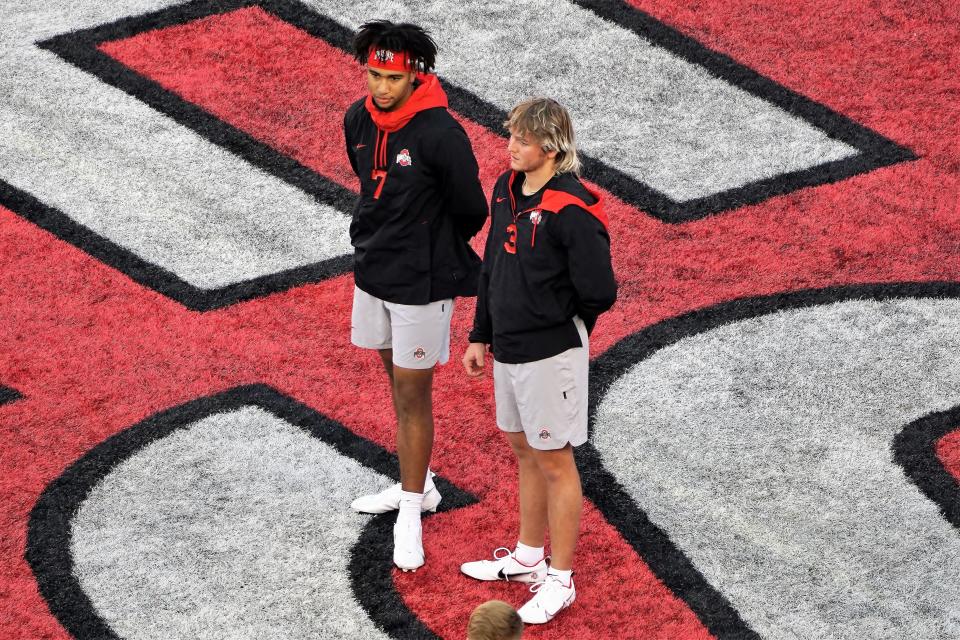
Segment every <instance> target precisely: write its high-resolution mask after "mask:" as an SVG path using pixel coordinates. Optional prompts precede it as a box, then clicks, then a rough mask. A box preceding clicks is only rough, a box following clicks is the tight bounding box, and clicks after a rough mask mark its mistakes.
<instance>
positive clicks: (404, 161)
mask: <svg viewBox="0 0 960 640" xmlns="http://www.w3.org/2000/svg"><path fill="white" fill-rule="evenodd" d="M397 164H398V165H400V166H401V167H409V166H410V165H411V164H413V159H412V158H411V157H410V151H409V150H408V149H401V150H400V153H398V154H397Z"/></svg>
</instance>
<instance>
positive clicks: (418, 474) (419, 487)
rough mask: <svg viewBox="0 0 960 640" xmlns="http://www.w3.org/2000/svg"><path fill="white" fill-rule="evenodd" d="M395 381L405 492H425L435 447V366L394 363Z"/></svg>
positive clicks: (394, 400) (394, 401)
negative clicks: (419, 366) (426, 479)
mask: <svg viewBox="0 0 960 640" xmlns="http://www.w3.org/2000/svg"><path fill="white" fill-rule="evenodd" d="M381 357H383V354H382V352H381ZM392 381H393V404H394V408H395V409H396V412H397V456H398V457H399V458H400V482H401V484H402V485H403V490H404V491H410V492H414V493H423V485H424V480H425V478H426V476H427V467H428V466H429V465H430V453H431V451H432V450H433V396H432V392H433V369H432V368H431V369H406V368H404V367H398V366H396V365H394V366H393V375H392Z"/></svg>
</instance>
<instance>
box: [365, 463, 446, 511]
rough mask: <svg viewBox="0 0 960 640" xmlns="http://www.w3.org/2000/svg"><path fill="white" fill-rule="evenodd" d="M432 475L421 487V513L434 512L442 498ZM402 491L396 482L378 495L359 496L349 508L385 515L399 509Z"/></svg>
mask: <svg viewBox="0 0 960 640" xmlns="http://www.w3.org/2000/svg"><path fill="white" fill-rule="evenodd" d="M434 475H436V474H434V473H433V471H431V472H430V475H429V476H428V478H427V481H426V483H425V484H424V485H423V506H422V507H420V509H421V511H436V510H437V505H438V504H440V500H441V499H442V498H443V496H441V495H440V492H439V491H437V487H436V485H434V484H433V476H434ZM402 490H403V489H402V487H401V486H400V483H399V482H398V483H397V484H395V485H393V486H391V487H387V488H386V489H384V490H383V491H381V492H380V493H373V494H370V495H366V496H360V497H359V498H357V499H356V500H354V501H353V502H351V503H350V507H351V508H352V509H353V510H354V511H359V512H360V513H386V512H387V511H396V510H397V509H399V508H400V492H401V491H402Z"/></svg>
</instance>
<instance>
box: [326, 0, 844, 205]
mask: <svg viewBox="0 0 960 640" xmlns="http://www.w3.org/2000/svg"><path fill="white" fill-rule="evenodd" d="M308 4H309V5H310V6H313V7H315V8H317V9H318V10H319V11H320V12H322V13H324V14H325V15H328V16H330V17H331V18H333V19H335V20H337V21H338V22H341V23H343V24H345V25H347V26H348V27H350V28H352V29H353V28H357V27H359V25H360V24H361V23H362V22H363V21H364V20H365V19H366V18H367V17H368V16H371V15H382V16H383V17H385V18H389V19H393V20H409V19H411V18H412V17H413V16H417V18H418V19H421V20H422V21H423V22H424V23H425V25H426V26H428V27H429V28H430V29H431V30H432V31H433V32H434V33H435V34H436V35H437V39H438V43H439V44H440V47H441V49H442V50H443V52H444V55H443V56H442V57H441V58H440V59H439V62H438V67H437V69H438V73H439V74H440V75H441V76H443V77H444V78H446V79H448V80H450V81H452V82H455V83H457V84H458V85H460V86H462V87H464V88H466V89H467V90H469V91H471V92H473V93H474V94H476V95H478V96H481V97H483V98H484V99H486V100H487V101H489V102H491V103H492V104H494V105H496V106H497V107H499V108H501V109H504V110H509V109H510V108H511V107H512V106H513V105H514V104H516V102H517V99H518V96H530V95H550V96H552V97H554V98H556V99H557V100H559V101H560V102H561V103H563V104H566V105H569V106H570V108H571V112H572V115H573V117H574V120H575V121H576V122H577V136H578V139H579V140H581V145H582V148H583V149H584V151H586V152H587V153H589V154H591V155H592V156H595V157H596V158H598V159H600V160H602V161H604V162H606V163H608V164H610V165H612V166H615V167H618V168H619V169H620V170H622V171H624V172H625V173H626V174H628V175H630V176H631V177H633V178H635V179H637V180H640V181H642V182H644V183H646V184H648V185H649V186H651V187H652V188H653V189H655V190H657V191H659V192H661V193H664V194H666V195H667V196H669V197H670V198H672V199H674V200H677V201H680V202H683V201H686V200H694V199H697V198H702V197H706V196H709V195H711V194H714V193H717V192H720V191H724V190H727V189H732V188H735V187H739V186H742V185H744V184H747V183H750V182H755V181H758V180H762V179H765V178H769V177H772V176H775V175H778V174H781V173H788V172H791V171H797V170H800V169H806V168H809V167H811V166H813V165H818V164H822V163H826V162H830V161H833V160H838V159H841V158H844V157H846V156H849V155H852V154H853V153H855V150H854V149H853V148H852V147H850V146H848V145H846V144H843V143H842V142H839V141H836V140H831V139H830V138H828V137H827V136H826V135H825V134H824V133H823V132H822V131H819V130H818V129H816V128H814V127H813V126H811V125H810V124H809V123H807V122H805V121H803V120H801V119H799V118H797V117H795V116H793V115H791V114H789V113H787V112H785V111H783V110H781V109H779V108H777V107H775V106H773V105H771V104H770V103H768V102H765V101H763V100H761V99H759V98H757V97H756V96H752V95H750V94H748V93H746V92H745V91H742V90H739V89H737V88H736V87H733V86H731V85H730V84H727V83H726V82H724V81H723V80H720V79H718V78H715V77H713V76H712V75H711V74H710V73H708V72H707V71H706V70H705V69H703V68H702V67H698V66H697V65H694V64H691V63H689V62H687V61H685V60H682V59H680V58H678V57H677V56H675V55H673V54H671V53H670V52H668V51H666V50H665V49H663V48H660V47H657V46H655V45H653V44H651V43H650V42H649V41H647V40H645V39H643V38H640V37H638V36H637V35H636V34H634V33H632V32H630V31H627V30H625V29H623V28H620V27H614V26H613V25H611V24H610V23H606V22H604V21H603V20H602V19H601V18H600V17H599V16H597V15H596V14H594V13H592V12H590V11H588V10H586V9H583V8H581V7H578V6H576V5H575V4H573V3H569V2H549V1H538V0H525V1H524V2H513V3H510V4H504V5H501V6H499V7H490V6H487V7H484V10H482V11H481V10H479V8H478V6H477V5H474V4H470V3H463V2H456V1H453V0H450V1H441V2H435V3H433V4H432V7H431V11H430V13H429V14H428V15H421V14H420V13H419V12H418V7H417V6H416V5H415V4H414V3H406V4H404V3H390V4H383V3H377V2H352V3H339V2H322V1H320V0H312V1H311V2H309V3H308ZM491 23H494V24H496V25H497V31H496V32H491V31H490V29H489V25H490V24H491ZM535 24H543V25H549V28H545V29H531V25H535ZM465 43H471V44H469V45H466V44H465ZM521 43H522V45H521ZM519 51H522V53H521V54H520V55H519V56H518V55H517V54H518V52H519ZM478 69H505V70H511V69H513V70H518V71H519V70H522V69H529V70H530V71H531V72H529V73H501V74H491V73H478V72H477V70H478ZM534 70H536V71H534ZM586 70H589V73H590V78H591V81H590V82H584V72H585V71H586ZM627 96H629V99H625V98H626V97H627Z"/></svg>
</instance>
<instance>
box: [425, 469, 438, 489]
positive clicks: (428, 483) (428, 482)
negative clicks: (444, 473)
mask: <svg viewBox="0 0 960 640" xmlns="http://www.w3.org/2000/svg"><path fill="white" fill-rule="evenodd" d="M434 486H435V485H434V484H433V474H432V473H430V469H427V477H426V479H425V480H424V481H423V492H424V493H430V492H431V491H433V488H434Z"/></svg>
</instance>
